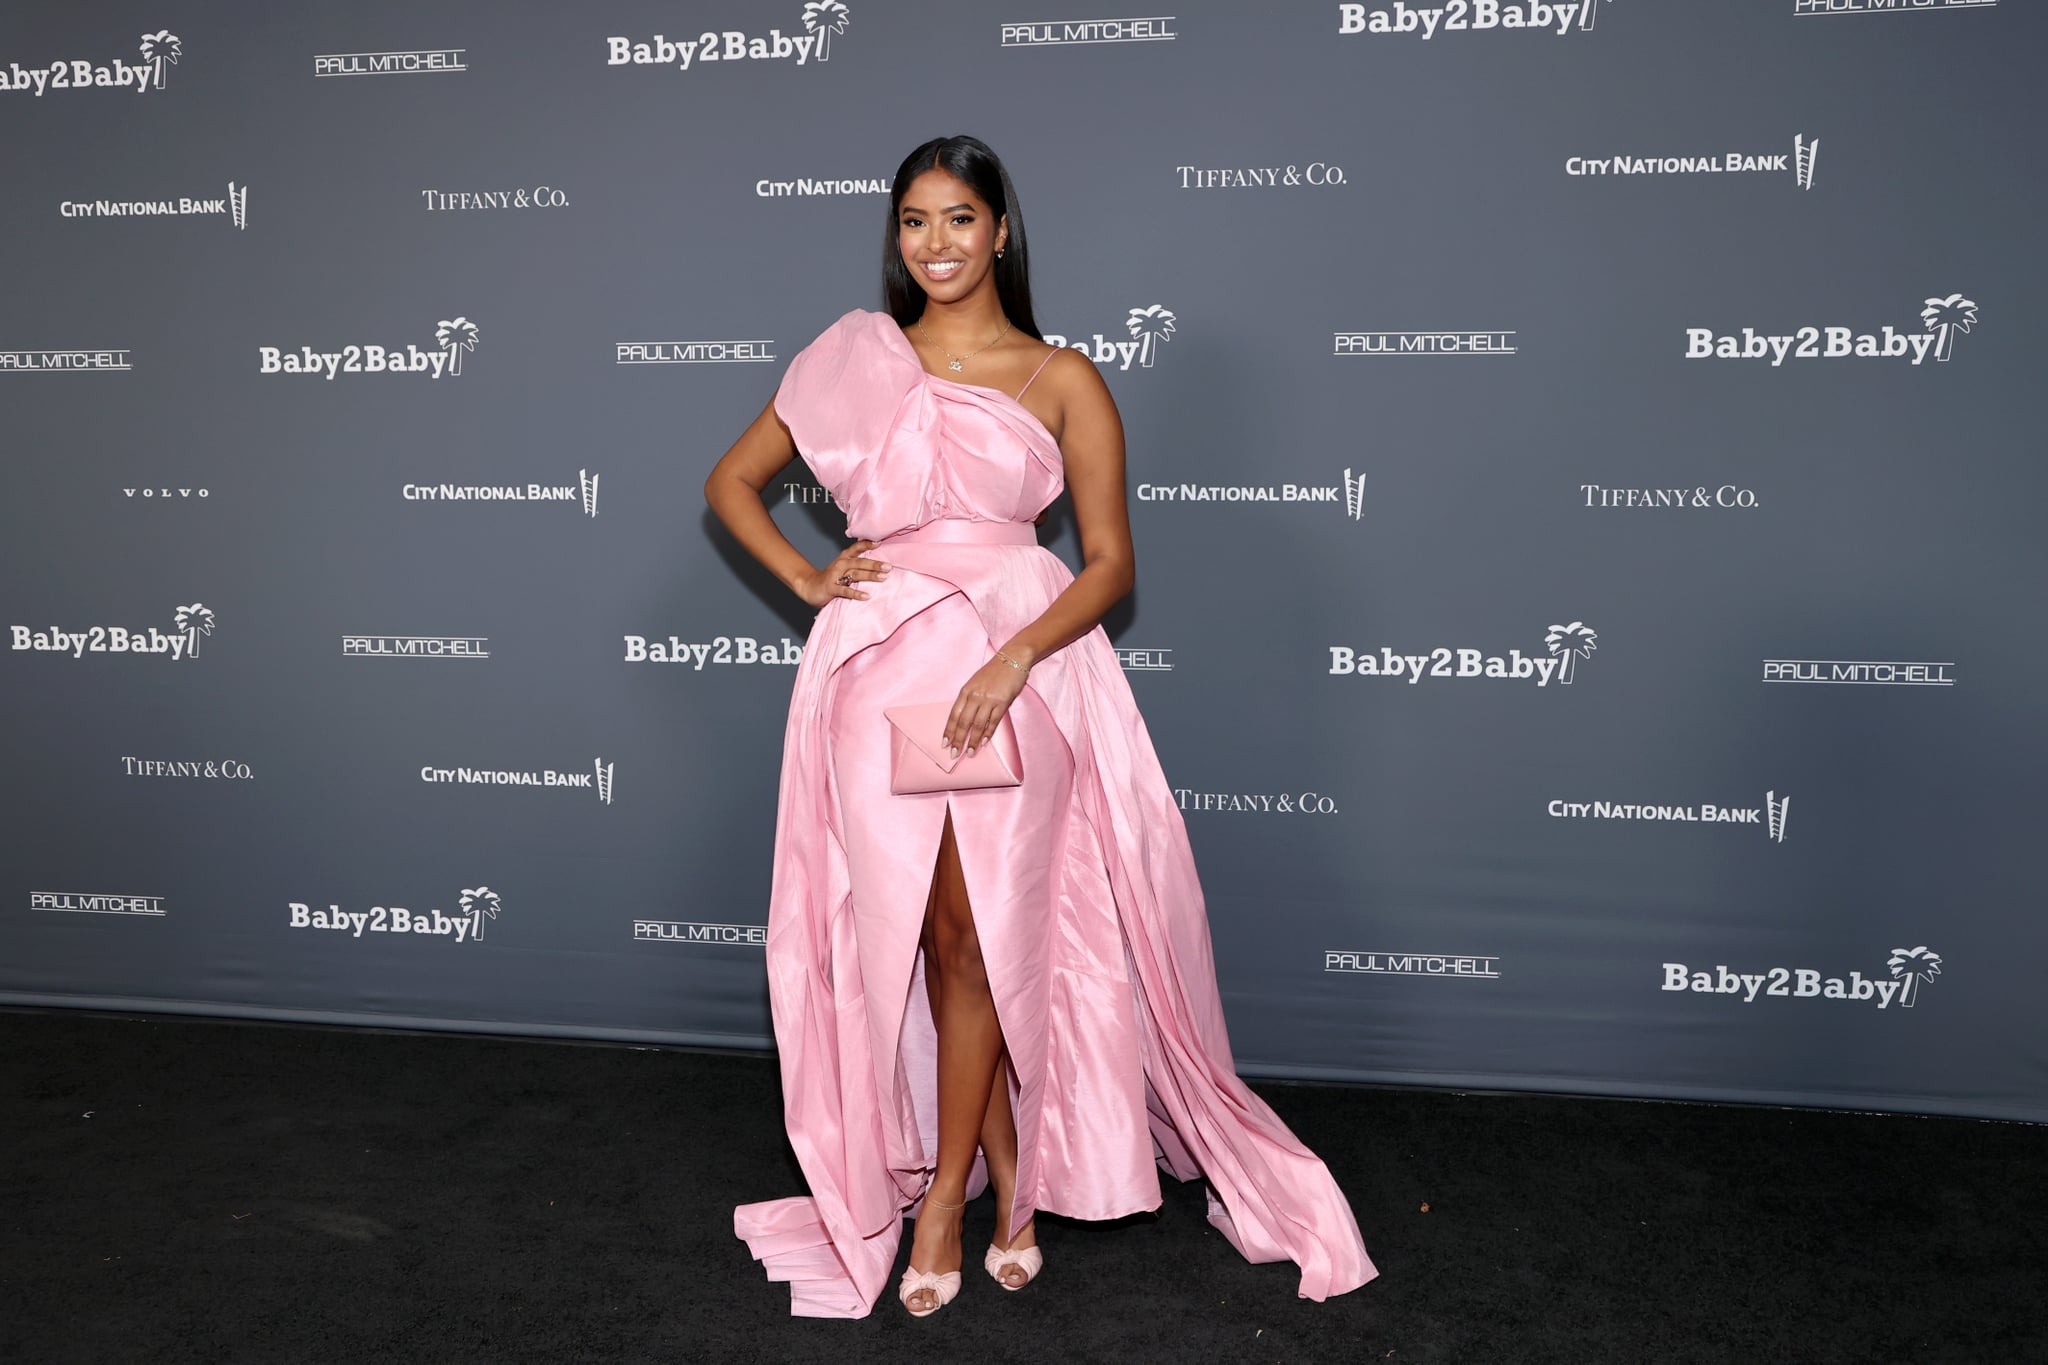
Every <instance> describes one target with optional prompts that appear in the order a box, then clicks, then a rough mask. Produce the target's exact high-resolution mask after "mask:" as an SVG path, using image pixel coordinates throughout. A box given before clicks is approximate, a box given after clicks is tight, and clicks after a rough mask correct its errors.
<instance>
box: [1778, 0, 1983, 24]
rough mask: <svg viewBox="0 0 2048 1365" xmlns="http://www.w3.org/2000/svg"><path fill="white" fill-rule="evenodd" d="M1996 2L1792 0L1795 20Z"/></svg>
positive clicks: (1923, 11)
mask: <svg viewBox="0 0 2048 1365" xmlns="http://www.w3.org/2000/svg"><path fill="white" fill-rule="evenodd" d="M1997 3H1998V0H1792V14H1793V16H1794V17H1795V18H1801V19H1804V18H1810V17H1812V16H1814V15H1823V14H1933V13H1949V12H1952V11H1954V10H1959V9H1990V8H1991V7H1992V6H1993V5H1996V4H1997Z"/></svg>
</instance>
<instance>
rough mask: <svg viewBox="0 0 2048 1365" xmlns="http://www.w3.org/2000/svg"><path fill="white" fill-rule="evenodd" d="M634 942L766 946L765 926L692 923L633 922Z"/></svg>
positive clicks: (766, 932)
mask: <svg viewBox="0 0 2048 1365" xmlns="http://www.w3.org/2000/svg"><path fill="white" fill-rule="evenodd" d="M633 941H634V942H635V943H725V944H732V945H735V946H738V947H742V948H764V947H766V946H767V945H768V926H767V925H765V924H701V923H698V922H697V921H695V920H676V919H636V920H634V921H633Z"/></svg>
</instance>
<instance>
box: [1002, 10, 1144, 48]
mask: <svg viewBox="0 0 2048 1365" xmlns="http://www.w3.org/2000/svg"><path fill="white" fill-rule="evenodd" d="M1173 19H1174V16H1173V15H1171V14H1158V15H1153V16H1151V17H1149V18H1145V19H1068V20H1063V21H1056V22H1053V23H1049V24H998V25H997V26H996V27H997V30H998V31H999V32H1000V33H1001V35H1002V45H1003V46H1004V47H1064V46H1067V45H1069V44H1072V43H1170V42H1172V41H1173V40H1174V39H1175V38H1178V37H1180V35H1179V34H1178V33H1175V32H1174V31H1173Z"/></svg>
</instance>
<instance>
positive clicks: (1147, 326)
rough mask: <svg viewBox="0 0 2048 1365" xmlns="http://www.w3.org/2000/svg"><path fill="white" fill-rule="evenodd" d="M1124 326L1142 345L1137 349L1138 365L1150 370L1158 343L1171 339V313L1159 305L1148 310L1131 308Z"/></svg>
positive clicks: (1157, 349)
mask: <svg viewBox="0 0 2048 1365" xmlns="http://www.w3.org/2000/svg"><path fill="white" fill-rule="evenodd" d="M1124 326H1126V327H1128V328H1130V329H1131V335H1132V336H1133V337H1135V338H1137V339H1138V340H1139V341H1140V342H1142V343H1143V344H1142V345H1141V346H1139V347H1138V363H1139V364H1140V365H1143V366H1144V367H1145V368H1147V369H1150V368H1151V367H1152V362H1153V360H1154V359H1156V358H1157V357H1158V355H1159V347H1158V345H1157V343H1158V342H1161V341H1168V340H1171V339H1172V337H1173V313H1172V312H1171V311H1170V310H1168V309H1167V308H1165V307H1164V306H1162V305H1160V304H1156V303H1155V304H1153V305H1152V306H1151V307H1150V308H1133V309H1132V310H1131V315H1130V316H1129V317H1127V318H1125V319H1124Z"/></svg>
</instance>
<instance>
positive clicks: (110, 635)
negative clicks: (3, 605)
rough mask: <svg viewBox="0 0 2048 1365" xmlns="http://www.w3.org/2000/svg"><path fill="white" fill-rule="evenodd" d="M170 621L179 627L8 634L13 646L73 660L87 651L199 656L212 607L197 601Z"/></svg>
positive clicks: (22, 629)
mask: <svg viewBox="0 0 2048 1365" xmlns="http://www.w3.org/2000/svg"><path fill="white" fill-rule="evenodd" d="M171 620H172V622H173V623H174V624H175V625H176V626H177V629H176V630H172V631H164V630H159V629H157V628H156V627H155V626H151V627H149V629H147V630H133V629H130V628H129V627H127V626H88V627H86V628H84V629H83V630H66V629H65V628H64V627H62V626H51V627H50V628H49V629H48V630H37V629H33V628H31V627H29V626H9V627H8V634H9V636H10V647H11V648H13V649H16V650H35V651H37V652H39V653H46V654H68V655H70V656H71V657H72V658H74V659H83V658H84V657H85V656H86V655H88V654H155V655H159V656H164V657H168V658H171V659H174V660H176V659H196V658H198V657H199V643H200V641H202V640H204V639H205V638H206V637H207V636H209V635H211V634H213V608H211V607H209V606H207V605H205V604H204V603H201V602H194V603H193V604H192V605H191V606H189V607H179V608H178V609H177V610H176V611H173V612H172V613H171Z"/></svg>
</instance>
